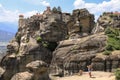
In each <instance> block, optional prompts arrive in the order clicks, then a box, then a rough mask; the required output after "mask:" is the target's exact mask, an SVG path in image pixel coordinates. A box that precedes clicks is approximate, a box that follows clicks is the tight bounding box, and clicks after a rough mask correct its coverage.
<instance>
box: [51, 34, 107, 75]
mask: <svg viewBox="0 0 120 80" xmlns="http://www.w3.org/2000/svg"><path fill="white" fill-rule="evenodd" d="M106 40H107V36H106V35H104V33H100V34H95V35H91V36H88V37H84V38H79V39H70V40H64V41H61V42H60V43H59V46H58V47H57V49H56V50H55V51H54V53H53V59H52V63H51V66H50V67H51V73H55V74H60V73H61V72H63V71H64V72H69V73H71V72H72V73H75V72H78V71H79V70H80V69H82V70H87V67H86V66H87V65H89V64H91V63H92V59H93V58H94V57H95V56H96V54H97V53H99V52H102V51H104V49H105V46H106Z"/></svg>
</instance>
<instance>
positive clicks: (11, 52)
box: [0, 7, 120, 80]
mask: <svg viewBox="0 0 120 80" xmlns="http://www.w3.org/2000/svg"><path fill="white" fill-rule="evenodd" d="M98 25H99V24H98ZM101 26H102V25H101ZM93 27H94V15H93V14H90V13H89V12H88V10H86V9H76V10H73V13H72V14H70V13H62V12H56V11H54V12H53V11H52V10H51V9H50V7H47V10H45V11H44V13H43V14H39V13H37V14H36V15H33V16H31V17H30V18H24V16H23V15H20V16H19V28H18V32H17V33H16V35H15V37H14V39H13V40H12V41H10V43H9V44H8V46H7V48H8V51H7V55H6V56H4V57H3V59H2V60H1V65H0V66H1V67H3V68H4V69H5V72H4V73H2V76H1V78H0V79H1V80H50V79H49V74H55V75H60V76H63V75H64V74H67V73H68V74H72V73H76V72H78V71H79V70H80V69H82V70H87V67H86V66H87V65H88V64H91V63H92V64H93V68H94V70H104V71H107V70H108V69H110V70H112V69H114V68H116V67H117V65H118V64H120V63H119V61H120V60H119V57H118V55H115V56H114V55H109V56H104V55H102V57H100V56H99V53H102V52H103V51H104V50H105V46H106V42H107V36H106V35H105V34H104V32H103V33H99V34H94V35H92V34H91V33H92V29H93ZM98 27H99V26H98ZM98 27H97V28H96V29H98ZM96 29H95V30H96ZM96 31H97V30H96ZM116 57H117V58H116ZM109 61H115V62H109ZM51 62H52V63H51ZM111 64H113V65H114V66H112V67H111V66H110V65H111ZM98 65H100V66H98ZM49 71H50V73H49Z"/></svg>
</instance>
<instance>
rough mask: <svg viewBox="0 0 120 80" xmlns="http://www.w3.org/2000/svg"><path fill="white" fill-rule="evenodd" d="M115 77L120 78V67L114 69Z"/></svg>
mask: <svg viewBox="0 0 120 80" xmlns="http://www.w3.org/2000/svg"><path fill="white" fill-rule="evenodd" d="M115 79H116V80H120V68H118V69H116V71H115Z"/></svg>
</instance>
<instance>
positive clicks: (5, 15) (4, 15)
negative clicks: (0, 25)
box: [0, 4, 38, 23]
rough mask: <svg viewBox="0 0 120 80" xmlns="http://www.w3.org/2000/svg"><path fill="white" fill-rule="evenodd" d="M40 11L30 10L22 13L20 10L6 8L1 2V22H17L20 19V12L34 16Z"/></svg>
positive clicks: (26, 15) (27, 15)
mask: <svg viewBox="0 0 120 80" xmlns="http://www.w3.org/2000/svg"><path fill="white" fill-rule="evenodd" d="M37 12H38V11H29V12H25V13H21V12H20V11H18V10H15V11H10V10H7V9H5V8H4V7H3V6H2V5H1V4H0V22H12V23H15V22H17V21H18V17H19V15H20V14H23V15H24V16H25V17H29V16H32V15H33V14H36V13H37Z"/></svg>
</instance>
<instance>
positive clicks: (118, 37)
mask: <svg viewBox="0 0 120 80" xmlns="http://www.w3.org/2000/svg"><path fill="white" fill-rule="evenodd" d="M105 34H106V35H107V36H108V40H107V46H106V50H105V51H104V54H105V55H109V54H110V53H111V51H114V50H120V30H119V29H113V28H110V27H109V28H107V29H106V30H105Z"/></svg>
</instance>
